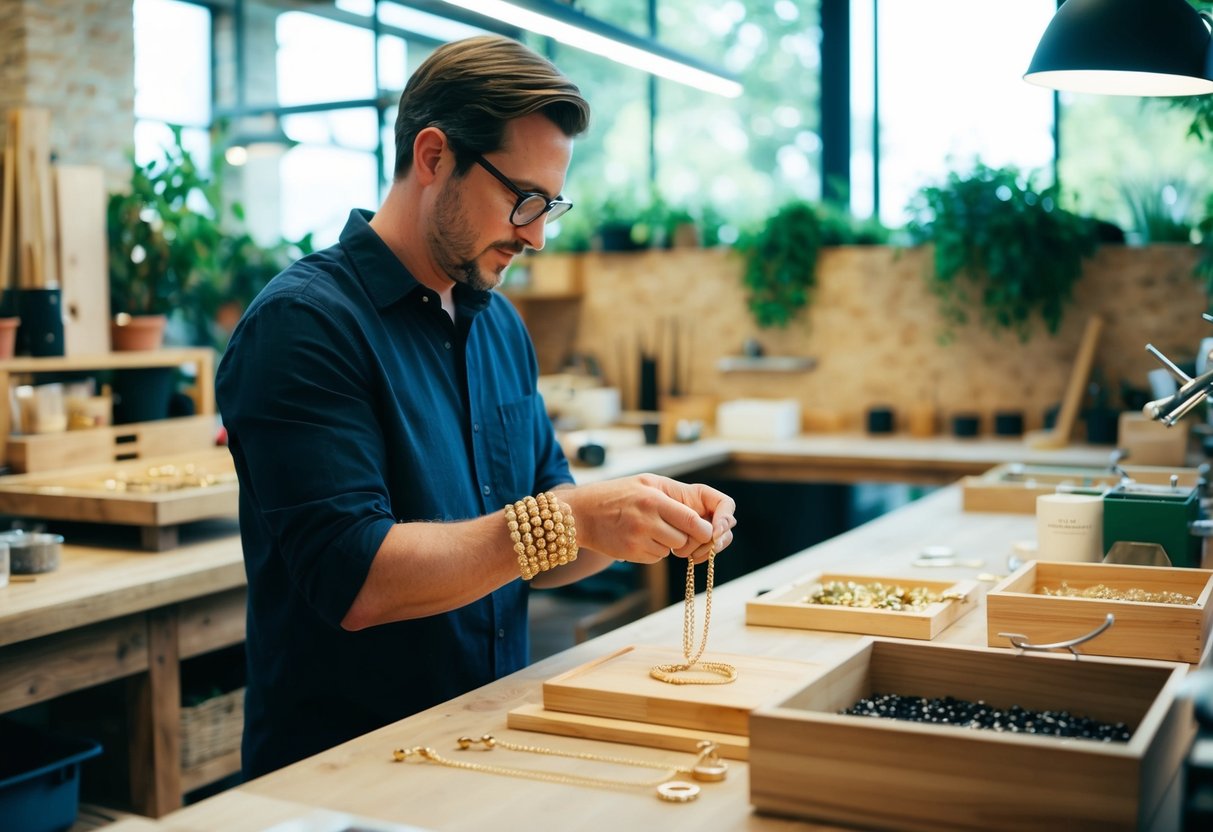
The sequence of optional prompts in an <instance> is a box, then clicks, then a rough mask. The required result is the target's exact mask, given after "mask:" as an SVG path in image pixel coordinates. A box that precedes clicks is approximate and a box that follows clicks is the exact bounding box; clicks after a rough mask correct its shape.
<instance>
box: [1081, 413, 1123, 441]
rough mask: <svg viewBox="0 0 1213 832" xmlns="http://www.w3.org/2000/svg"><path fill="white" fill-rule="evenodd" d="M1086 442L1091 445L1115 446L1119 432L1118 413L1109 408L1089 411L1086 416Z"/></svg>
mask: <svg viewBox="0 0 1213 832" xmlns="http://www.w3.org/2000/svg"><path fill="white" fill-rule="evenodd" d="M1085 415H1086V420H1087V442H1089V443H1090V444H1092V445H1115V444H1116V439H1117V435H1118V434H1119V432H1120V413H1119V412H1117V411H1115V410H1112V409H1110V408H1100V409H1098V410H1090V411H1088V412H1087V413H1086V414H1085Z"/></svg>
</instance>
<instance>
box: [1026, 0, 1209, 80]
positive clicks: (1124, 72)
mask: <svg viewBox="0 0 1213 832" xmlns="http://www.w3.org/2000/svg"><path fill="white" fill-rule="evenodd" d="M1206 20H1213V18H1210V17H1209V15H1208V14H1207V13H1204V12H1197V11H1196V10H1195V9H1193V8H1192V7H1191V6H1190V5H1188V3H1187V2H1186V0H1066V2H1064V3H1062V4H1061V7H1060V8H1059V9H1058V10H1057V14H1055V15H1054V16H1053V19H1052V20H1051V21H1050V22H1049V26H1048V28H1047V29H1045V33H1044V35H1042V36H1041V38H1040V43H1039V45H1037V47H1036V54H1035V55H1033V56H1032V63H1031V65H1030V66H1029V67H1028V71H1027V73H1026V74H1025V75H1024V80H1025V81H1027V82H1029V83H1031V84H1037V85H1039V86H1042V87H1050V88H1052V89H1056V90H1066V91H1069V92H1084V93H1101V94H1104V95H1162V96H1169V95H1203V94H1205V93H1210V92H1213V51H1211V50H1210V43H1213V38H1210V34H1209V26H1208V25H1207V24H1206Z"/></svg>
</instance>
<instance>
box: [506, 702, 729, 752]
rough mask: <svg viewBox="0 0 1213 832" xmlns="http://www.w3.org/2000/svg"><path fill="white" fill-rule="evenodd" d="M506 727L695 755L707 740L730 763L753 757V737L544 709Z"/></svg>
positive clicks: (524, 712)
mask: <svg viewBox="0 0 1213 832" xmlns="http://www.w3.org/2000/svg"><path fill="white" fill-rule="evenodd" d="M506 725H507V726H509V727H510V728H516V729H518V730H520V731H539V732H540V733H543V734H556V735H558V736H562V737H579V738H581V739H587V740H605V741H606V742H622V743H627V744H628V745H643V746H647V747H649V748H664V749H667V750H669V751H686V752H688V753H692V754H693V753H695V751H696V750H697V748H698V745H699V743H700V742H702V741H703V740H711V741H712V742H714V743H716V745H717V747H718V749H719V752H720V756H722V757H728V758H729V759H730V760H746V759H749V756H750V739H749V737H745V736H741V735H738V734H722V733H720V732H719V731H704V730H697V729H694V728H674V727H672V726H670V725H653V724H651V723H648V722H636V721H634V720H630V719H609V718H608V717H605V716H586V715H585V714H566V713H561V712H560V711H549V710H547V709H546V708H544V707H543V706H542V705H523V706H521V707H518V708H515V709H514V710H512V711H510V712H509V714H507V715H506Z"/></svg>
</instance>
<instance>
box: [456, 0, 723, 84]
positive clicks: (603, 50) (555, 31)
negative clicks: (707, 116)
mask: <svg viewBox="0 0 1213 832" xmlns="http://www.w3.org/2000/svg"><path fill="white" fill-rule="evenodd" d="M443 2H445V3H449V4H450V5H452V6H458V7H459V8H461V9H466V10H467V11H470V12H474V13H476V14H480V15H484V16H485V17H490V18H493V19H495V20H500V21H501V22H503V23H508V24H510V25H511V26H517V27H518V28H520V29H526V30H527V31H529V32H535V33H536V34H539V35H544V36H546V37H549V38H552V39H553V40H556V41H559V42H560V43H563V44H567V45H568V46H573V47H576V48H577V49H583V50H585V51H586V52H593V53H594V54H595V55H601V56H603V57H604V58H609V59H611V60H612V61H616V62H618V63H621V64H624V65H625V66H630V67H633V68H635V69H640V70H643V71H645V72H648V73H651V74H653V75H657V76H660V77H662V78H667V79H669V80H671V81H677V82H678V83H680V84H686V85H687V86H689V87H695V88H696V89H700V90H704V91H705V92H711V93H715V94H717V95H723V96H725V97H727V98H736V97H737V96H739V95H741V90H742V88H741V83H740V82H739V81H738V80H737V79H736V78H735V77H732V76H730V75H726V74H725V73H723V72H721V71H719V70H715V69H712V68H711V67H709V66H707V65H706V64H703V63H701V62H699V61H697V60H695V59H694V58H690V57H687V56H685V55H681V54H679V53H677V52H675V51H673V50H672V49H667V48H666V47H664V46H662V45H661V44H659V43H657V42H655V41H651V40H647V39H645V38H642V37H640V36H638V35H634V34H632V33H631V32H628V31H625V30H623V29H619V28H617V27H615V26H611V25H610V24H608V23H604V22H602V21H601V20H596V19H594V18H592V17H589V16H588V15H586V14H583V13H582V12H579V11H577V10H575V9H571V8H569V7H568V6H564V5H561V4H558V3H553V2H550V0H514V2H506V0H443Z"/></svg>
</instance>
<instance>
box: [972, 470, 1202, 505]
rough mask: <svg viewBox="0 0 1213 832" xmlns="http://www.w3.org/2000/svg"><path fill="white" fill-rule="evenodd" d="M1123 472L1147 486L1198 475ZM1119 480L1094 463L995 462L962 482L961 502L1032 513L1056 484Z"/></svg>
mask: <svg viewBox="0 0 1213 832" xmlns="http://www.w3.org/2000/svg"><path fill="white" fill-rule="evenodd" d="M1124 471H1125V473H1126V474H1128V475H1129V477H1131V478H1132V479H1133V480H1135V481H1136V482H1140V483H1145V484H1148V485H1168V484H1170V482H1171V476H1172V475H1176V476H1178V477H1179V485H1182V486H1193V485H1196V481H1197V480H1198V479H1199V477H1200V472H1199V471H1197V470H1196V469H1195V468H1166V467H1156V466H1147V465H1126V466H1124ZM1118 482H1120V474H1119V473H1113V472H1112V471H1109V470H1108V469H1107V468H1096V467H1094V466H1091V467H1085V466H1063V465H1023V464H1020V463H1014V464H1007V465H998V466H996V467H994V468H991V469H990V470H989V471H986V472H985V473H984V474H982V475H981V476H977V477H965V478H964V479H963V480H962V481H961V488H962V499H961V505H962V507H963V508H964V510H965V511H988V512H995V513H1000V514H1035V513H1036V498H1037V497H1039V496H1040V495H1041V494H1053V493H1055V492H1056V491H1057V486H1059V485H1068V486H1073V487H1076V488H1097V489H1098V488H1105V487H1108V486H1113V485H1116V484H1117V483H1118Z"/></svg>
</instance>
